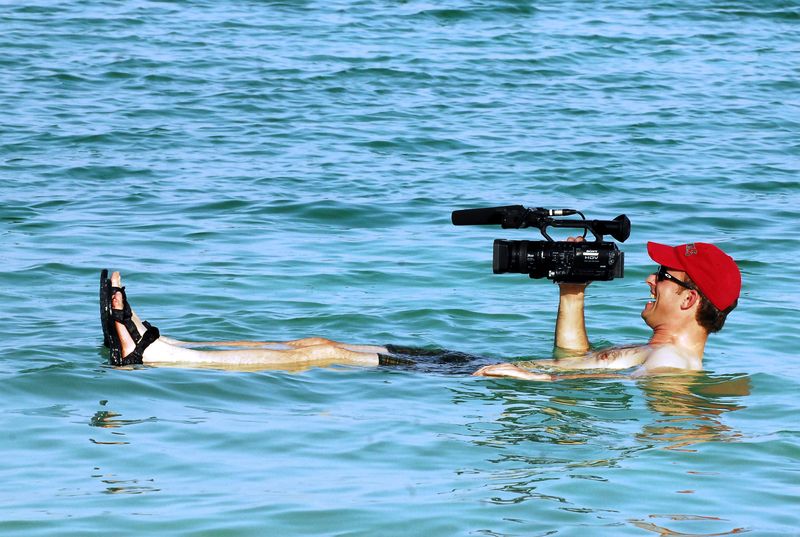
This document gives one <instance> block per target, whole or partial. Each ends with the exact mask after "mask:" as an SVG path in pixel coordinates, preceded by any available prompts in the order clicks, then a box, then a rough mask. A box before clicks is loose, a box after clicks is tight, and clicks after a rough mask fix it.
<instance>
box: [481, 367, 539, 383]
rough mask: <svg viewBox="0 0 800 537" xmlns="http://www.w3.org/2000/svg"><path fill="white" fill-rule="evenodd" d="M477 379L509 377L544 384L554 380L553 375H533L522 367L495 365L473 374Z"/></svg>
mask: <svg viewBox="0 0 800 537" xmlns="http://www.w3.org/2000/svg"><path fill="white" fill-rule="evenodd" d="M472 375H473V376H475V377H508V378H515V379H523V380H540V381H544V382H550V381H552V380H553V377H552V376H551V375H546V374H544V373H531V372H530V371H527V370H525V369H522V368H521V367H517V366H515V365H514V364H508V363H505V364H493V365H487V366H484V367H482V368H480V369H478V370H477V371H475V372H474V373H473V374H472Z"/></svg>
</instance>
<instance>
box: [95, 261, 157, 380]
mask: <svg viewBox="0 0 800 537" xmlns="http://www.w3.org/2000/svg"><path fill="white" fill-rule="evenodd" d="M107 275H108V271H107V270H103V271H102V272H101V273H100V320H101V321H102V323H103V340H104V343H106V341H107V343H106V345H107V346H108V349H109V352H110V359H109V361H110V362H111V365H116V366H120V365H131V364H141V363H142V361H143V355H144V351H145V349H146V348H147V347H149V346H150V345H151V344H152V343H153V342H154V341H156V340H157V339H158V338H159V336H160V333H159V331H158V328H156V327H155V326H152V325H151V324H150V323H148V322H147V321H144V322H143V323H142V324H143V325H144V326H145V329H146V330H145V333H144V335H141V334H140V333H139V329H138V328H137V327H136V324H135V323H134V322H133V311H132V310H131V306H130V304H128V297H127V296H126V295H125V288H124V287H113V286H112V285H111V280H109V279H104V276H107ZM117 292H120V293H122V303H123V307H122V309H121V310H115V309H113V307H112V306H111V300H112V298H113V297H114V294H115V293H117ZM118 322H119V323H122V324H123V325H124V326H125V329H126V330H127V331H128V333H129V334H130V335H131V337H132V338H133V340H134V341H135V342H136V348H134V349H133V351H131V352H130V354H128V355H127V356H122V343H121V342H120V340H119V336H118V335H117V326H116V323H118Z"/></svg>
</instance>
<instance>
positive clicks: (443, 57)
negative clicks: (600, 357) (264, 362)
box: [0, 0, 800, 536]
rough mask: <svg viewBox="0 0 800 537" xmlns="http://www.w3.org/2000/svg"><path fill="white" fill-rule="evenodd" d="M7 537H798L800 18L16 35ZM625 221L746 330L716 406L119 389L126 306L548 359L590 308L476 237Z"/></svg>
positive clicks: (652, 398) (325, 18)
mask: <svg viewBox="0 0 800 537" xmlns="http://www.w3.org/2000/svg"><path fill="white" fill-rule="evenodd" d="M0 30H2V31H0V105H1V109H2V111H3V112H2V114H0V193H2V196H1V197H0V203H2V211H0V246H2V250H1V251H2V262H3V263H2V272H1V273H0V386H2V388H1V389H0V393H2V397H0V429H2V435H0V534H2V535H4V536H5V535H25V536H38V535H59V536H61V535H64V536H71V535H101V534H102V535H106V534H108V533H109V532H113V533H114V534H116V535H142V534H146V533H148V534H158V535H182V536H183V535H191V536H211V535H232V536H251V535H252V536H255V535H259V536H260V535H436V536H440V535H441V536H450V535H483V536H501V535H502V536H512V535H526V536H531V535H567V536H570V535H653V534H660V535H674V534H690V535H707V534H714V535H719V534H732V533H737V532H743V531H746V532H749V534H752V535H790V534H798V531H800V530H798V529H797V528H798V526H800V517H798V515H797V507H798V504H799V503H800V501H799V500H800V485H799V484H798V483H800V426H799V425H798V424H799V423H800V421H799V420H798V418H797V416H798V413H799V412H800V403H798V395H797V394H798V393H799V391H798V388H799V387H800V366H799V365H798V360H797V358H798V351H797V349H798V347H800V338H798V336H797V329H796V326H797V321H798V309H799V308H798V306H799V305H800V300H798V298H797V296H798V295H797V292H798V281H800V269H799V268H798V264H797V261H796V252H797V251H798V248H800V241H798V239H797V224H798V222H799V221H800V218H799V217H800V211H798V205H800V182H798V170H799V169H800V158H799V156H800V82H798V80H799V79H800V70H798V63H797V58H798V57H800V4H798V2H796V1H788V0H765V1H761V2H744V1H737V0H726V1H711V0H701V1H699V2H698V1H693V2H689V1H686V0H672V1H654V2H649V1H643V0H621V1H619V2H591V1H587V2H577V1H550V2H526V1H519V0H482V1H481V0H470V1H466V0H460V1H459V0H454V1H451V2H445V3H433V2H421V1H402V2H387V1H377V2H364V1H356V0H349V1H348V0H338V1H337V0H334V1H330V2H314V1H300V0H298V1H296V2H291V1H256V0H238V1H219V2H212V1H202V0H198V1H128V2H105V1H91V0H90V1H83V2H78V1H76V0H65V1H62V2H55V1H54V2H28V3H26V4H25V5H20V4H19V3H10V2H0ZM514 203H521V204H524V205H528V206H541V207H553V208H557V207H571V208H578V209H582V210H583V211H584V212H585V213H586V214H587V215H588V216H589V217H591V218H611V217H614V216H616V215H617V214H620V213H626V214H627V215H628V216H629V217H630V219H631V221H632V222H633V232H632V235H631V238H630V239H629V240H628V241H627V242H626V243H625V244H624V245H623V249H624V250H625V252H626V277H625V278H624V279H622V280H615V281H613V282H604V283H596V284H593V285H592V286H591V287H590V296H589V298H588V300H587V317H588V319H587V324H588V329H589V331H590V336H591V338H592V340H593V342H594V343H596V344H598V345H604V344H612V343H613V344H626V343H636V342H642V341H645V340H646V339H647V337H648V333H649V332H648V330H647V328H646V326H645V325H644V323H643V322H642V321H641V319H640V318H639V312H640V310H641V309H642V307H643V306H644V303H645V301H646V300H647V298H648V296H649V291H648V288H647V286H646V285H645V284H644V283H643V279H644V278H645V276H646V275H647V274H648V273H649V272H650V271H651V270H652V268H653V264H652V263H651V262H650V261H649V260H648V258H647V256H646V254H645V243H646V242H647V241H648V240H655V241H659V242H665V243H683V242H687V241H710V242H716V243H718V244H720V245H721V246H722V247H723V248H724V249H726V250H727V251H728V252H730V253H731V254H732V255H733V256H734V257H735V258H736V259H737V260H738V261H739V262H740V265H741V268H742V270H743V273H744V289H743V296H742V299H741V301H740V306H739V308H738V309H737V310H736V311H735V312H734V313H733V314H732V315H731V317H730V319H729V321H728V324H727V326H726V327H725V329H724V330H723V331H722V332H721V333H720V334H717V335H716V336H714V337H712V339H711V341H710V344H709V347H708V349H707V354H706V360H705V364H706V368H707V372H706V374H704V375H703V376H702V377H700V378H699V379H694V380H692V381H688V380H685V379H684V380H680V379H679V380H671V381H665V380H649V381H638V382H635V381H615V380H585V381H566V382H561V383H556V384H538V383H525V382H519V381H513V380H486V379H476V378H472V377H466V376H465V377H461V376H447V375H436V374H421V373H415V372H413V371H398V370H390V369H363V368H345V367H339V368H316V369H311V370H307V371H304V372H285V371H257V372H253V371H251V372H235V371H219V370H214V369H177V368H144V369H138V370H134V371H130V370H116V369H113V368H110V367H108V366H107V365H106V360H107V355H106V353H105V352H104V350H103V348H102V345H101V343H102V341H101V332H100V326H99V321H98V318H97V317H98V316H97V287H96V285H97V277H98V274H99V270H100V269H101V268H104V267H109V268H112V269H119V270H121V271H122V272H123V276H124V277H125V282H126V284H127V285H128V293H129V296H130V298H131V301H132V302H133V304H134V307H135V308H137V310H138V311H139V312H140V313H141V314H142V315H143V316H144V317H145V318H148V319H150V320H151V321H152V322H153V323H154V324H156V325H157V326H158V327H159V328H160V329H161V330H162V332H164V333H166V334H169V335H172V336H174V337H179V338H183V339H201V340H206V339H207V340H215V339H230V338H234V339H239V338H248V339H264V338H266V339H281V340H282V339H292V338H298V337H303V336H309V335H321V336H327V337H332V338H336V339H341V340H344V341H352V342H364V343H386V342H394V343H401V344H410V345H438V346H444V347H448V348H452V349H458V350H462V351H468V352H472V353H477V354H482V355H486V356H491V357H496V358H497V359H498V360H499V359H509V358H515V357H548V356H550V354H551V351H552V329H553V321H554V318H555V306H556V299H557V292H556V288H555V287H554V286H553V284H551V283H549V282H547V281H538V280H537V281H532V280H529V279H527V278H525V277H523V276H521V275H504V276H495V275H493V274H491V245H492V239H494V238H511V239H524V238H537V233H536V231H535V230H534V231H530V230H528V231H522V230H520V231H513V230H501V229H492V228H478V227H474V228H455V227H453V226H451V225H450V211H451V210H453V209H457V208H464V207H479V206H492V205H505V204H514Z"/></svg>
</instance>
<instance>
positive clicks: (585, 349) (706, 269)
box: [100, 238, 741, 381]
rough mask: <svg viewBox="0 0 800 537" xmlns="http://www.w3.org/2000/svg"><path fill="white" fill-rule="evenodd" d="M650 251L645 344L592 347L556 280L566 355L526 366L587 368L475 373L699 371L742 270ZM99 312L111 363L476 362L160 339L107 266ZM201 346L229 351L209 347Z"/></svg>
mask: <svg viewBox="0 0 800 537" xmlns="http://www.w3.org/2000/svg"><path fill="white" fill-rule="evenodd" d="M569 240H571V241H579V240H581V239H576V238H571V239H569ZM647 250H648V253H649V255H650V257H651V258H652V259H653V260H654V261H655V262H656V263H659V264H660V265H661V266H660V267H659V269H658V270H657V271H656V272H654V273H653V274H651V275H650V276H648V277H647V279H646V283H647V285H648V286H649V287H650V294H651V297H652V299H653V300H652V301H650V302H648V303H647V304H646V305H645V308H644V311H642V318H643V319H644V321H645V322H646V323H647V325H648V326H649V327H650V328H652V329H653V335H652V337H651V338H650V341H649V342H648V343H647V344H645V345H640V346H629V347H617V348H611V349H606V350H602V351H599V352H590V346H589V340H588V337H587V335H586V328H585V323H584V293H585V289H586V284H576V283H562V284H560V302H559V309H558V317H557V320H556V332H555V346H556V349H557V353H558V354H561V355H564V354H566V355H567V356H565V357H562V358H557V359H555V360H543V361H534V362H525V365H526V366H529V367H532V368H548V369H556V370H558V371H565V370H566V371H574V370H585V373H583V374H580V375H575V374H562V373H558V374H550V373H541V372H539V373H537V372H534V371H531V370H530V369H527V368H523V367H520V366H519V365H514V364H510V363H502V364H493V365H487V366H485V367H482V368H480V369H478V370H477V371H476V372H475V373H474V374H475V375H479V376H487V377H513V378H520V379H526V380H538V381H552V380H558V379H560V378H575V377H578V376H580V377H586V376H591V377H603V376H609V375H608V374H607V373H606V374H603V373H598V372H597V370H616V371H621V370H626V369H633V373H632V374H631V375H632V376H634V377H638V376H645V375H654V374H665V373H666V374H669V373H676V372H678V373H681V372H686V371H699V370H701V369H702V362H703V352H704V349H705V344H706V340H707V339H708V336H709V334H711V333H713V332H717V331H719V330H720V329H721V328H722V325H723V324H724V322H725V319H726V317H727V315H728V313H730V311H732V310H733V309H734V308H735V307H736V304H737V302H738V298H739V293H740V290H741V274H740V272H739V268H738V267H737V266H736V263H735V262H734V261H733V259H732V258H730V257H729V256H728V255H727V254H725V253H724V252H723V251H722V250H720V249H719V248H717V247H716V246H714V245H711V244H707V243H694V244H685V245H681V246H676V247H671V246H666V245H663V244H656V243H652V242H651V243H648V245H647ZM100 311H101V321H102V324H103V331H104V338H105V344H106V345H107V346H108V347H109V348H110V352H111V363H112V364H113V365H129V364H141V363H144V364H151V363H178V364H186V365H202V364H208V365H220V366H237V367H242V366H251V367H252V366H265V367H270V366H272V367H287V366H302V365H323V364H324V365H330V364H351V365H362V366H378V365H391V366H398V365H399V366H407V367H416V366H418V365H419V366H430V365H431V364H432V363H433V364H439V365H441V366H442V367H444V368H445V369H448V370H450V371H453V369H452V368H451V367H449V366H452V365H453V364H455V365H457V366H458V367H457V369H458V370H459V371H464V370H465V367H471V368H472V369H474V368H475V365H474V364H475V362H476V361H478V360H481V359H477V360H473V359H472V358H473V357H470V356H469V355H466V354H463V353H458V352H450V351H442V350H426V349H413V348H401V347H397V346H392V345H355V344H349V343H341V342H337V341H333V340H330V339H325V338H319V337H312V338H305V339H299V340H293V341H285V342H265V341H224V342H213V343H209V342H203V343H198V342H185V341H179V340H176V339H173V338H169V337H166V336H162V335H161V334H160V333H159V331H158V329H156V328H155V327H153V326H151V325H150V324H149V323H147V322H142V321H141V320H140V319H139V317H138V316H137V315H136V314H135V313H134V312H133V310H132V309H131V307H130V304H129V303H128V301H127V296H126V293H125V289H124V288H123V287H122V286H121V278H120V275H119V273H118V272H115V273H114V274H113V275H112V276H111V278H110V279H108V278H107V272H106V271H103V273H102V274H101V277H100ZM203 347H205V348H203ZM208 347H228V349H226V350H219V349H214V350H209V349H208ZM634 368H635V369H634ZM472 369H470V371H471V370H472ZM590 371H591V372H590ZM612 376H620V375H619V374H614V375H612Z"/></svg>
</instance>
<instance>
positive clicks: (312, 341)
mask: <svg viewBox="0 0 800 537" xmlns="http://www.w3.org/2000/svg"><path fill="white" fill-rule="evenodd" d="M335 344H336V342H335V341H331V340H330V339H325V338H324V337H307V338H303V339H298V340H295V341H293V342H292V345H293V346H295V347H314V346H317V345H335Z"/></svg>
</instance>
